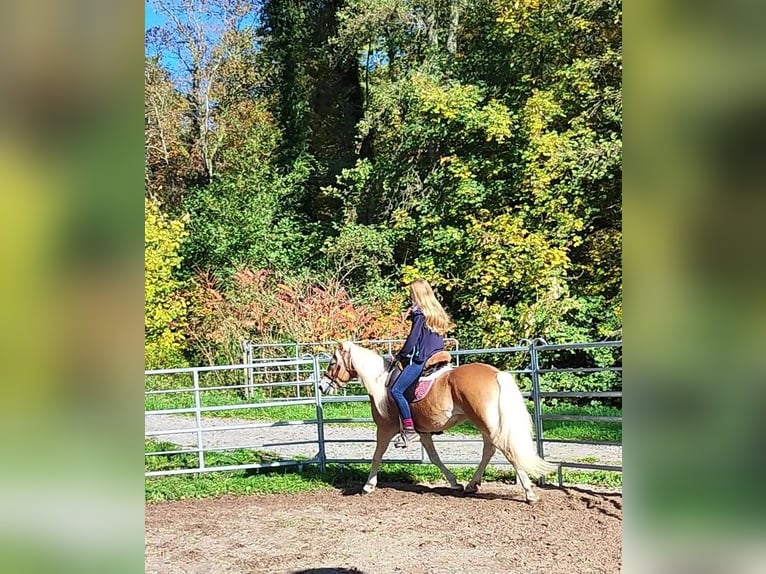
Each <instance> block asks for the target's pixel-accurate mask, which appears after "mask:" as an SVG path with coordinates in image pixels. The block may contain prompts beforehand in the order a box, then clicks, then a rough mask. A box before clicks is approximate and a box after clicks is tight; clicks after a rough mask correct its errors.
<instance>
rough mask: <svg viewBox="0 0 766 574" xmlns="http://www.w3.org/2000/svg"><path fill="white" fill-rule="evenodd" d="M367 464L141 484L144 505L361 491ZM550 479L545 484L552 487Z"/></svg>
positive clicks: (606, 479)
mask: <svg viewBox="0 0 766 574" xmlns="http://www.w3.org/2000/svg"><path fill="white" fill-rule="evenodd" d="M450 470H451V471H452V472H453V473H454V474H455V477H456V478H457V480H458V481H459V482H462V483H463V484H465V483H467V482H468V481H469V480H470V479H471V477H472V476H473V473H474V472H475V471H476V468H475V467H465V466H459V467H452V468H450ZM369 471H370V466H369V465H367V464H352V465H337V464H331V465H327V469H326V471H325V472H324V473H321V472H320V471H319V465H316V464H310V465H306V466H304V467H284V468H278V469H252V470H242V471H233V472H211V473H200V474H195V475H180V476H167V477H151V478H147V479H146V480H145V493H146V501H147V502H162V501H169V500H182V499H190V498H210V497H217V496H223V495H246V494H275V493H282V494H295V493H301V492H316V491H321V490H327V489H334V488H357V487H358V488H361V487H362V485H363V484H364V483H365V481H366V480H367V475H368V474H369ZM563 478H564V482H565V483H567V484H588V485H595V486H604V487H619V486H622V475H621V474H620V473H619V472H610V471H573V470H568V469H564V471H563ZM443 481H444V477H443V476H442V474H441V472H439V469H437V468H436V467H435V466H433V465H430V464H394V463H391V464H385V463H384V464H383V465H381V468H380V471H379V473H378V483H379V484H386V483H392V482H398V483H404V484H432V483H435V482H443ZM556 481H557V479H556V476H555V475H552V476H551V477H549V483H551V484H556ZM484 482H501V483H514V482H515V473H514V472H513V471H512V470H499V469H496V468H494V467H491V466H490V467H488V468H487V471H486V473H485V474H484Z"/></svg>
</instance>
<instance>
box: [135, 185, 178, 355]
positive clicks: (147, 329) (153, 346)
mask: <svg viewBox="0 0 766 574" xmlns="http://www.w3.org/2000/svg"><path fill="white" fill-rule="evenodd" d="M187 221H188V219H187V218H185V217H184V218H181V219H176V220H173V219H170V218H169V217H167V216H166V215H164V214H163V213H162V212H161V211H160V205H159V203H157V201H156V200H154V199H152V198H145V199H144V341H145V351H144V352H145V360H146V366H147V368H160V367H174V366H183V363H184V362H183V359H182V354H181V351H182V349H183V344H184V336H183V329H184V326H185V320H186V313H187V304H186V301H185V300H184V299H183V297H182V296H181V294H180V289H181V286H182V283H181V282H180V281H179V280H178V279H176V278H175V276H174V271H175V270H176V269H177V268H178V267H179V266H180V264H181V256H180V255H179V251H180V248H181V244H182V242H183V240H184V238H185V237H186V236H187V235H188V232H187V231H186V222H187Z"/></svg>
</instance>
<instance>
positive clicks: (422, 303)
mask: <svg viewBox="0 0 766 574" xmlns="http://www.w3.org/2000/svg"><path fill="white" fill-rule="evenodd" d="M410 297H411V298H412V302H413V303H415V304H416V305H417V306H418V307H420V310H421V311H423V315H424V316H425V318H426V325H427V326H428V328H429V329H431V330H432V331H433V332H434V333H438V334H439V335H441V336H444V335H446V334H447V333H448V332H449V331H451V330H452V329H454V328H455V323H453V322H452V319H450V317H449V315H447V312H446V311H445V310H444V307H442V306H441V303H439V301H438V300H437V299H436V296H435V295H434V291H433V289H431V286H430V285H429V284H428V282H427V281H426V280H424V279H415V281H413V282H412V283H410Z"/></svg>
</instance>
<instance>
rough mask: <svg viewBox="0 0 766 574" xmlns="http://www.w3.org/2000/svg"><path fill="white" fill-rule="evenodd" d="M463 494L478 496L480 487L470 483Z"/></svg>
mask: <svg viewBox="0 0 766 574" xmlns="http://www.w3.org/2000/svg"><path fill="white" fill-rule="evenodd" d="M463 492H467V493H468V494H476V493H477V492H479V485H478V484H475V483H473V482H469V483H468V484H467V485H466V486H465V488H464V489H463Z"/></svg>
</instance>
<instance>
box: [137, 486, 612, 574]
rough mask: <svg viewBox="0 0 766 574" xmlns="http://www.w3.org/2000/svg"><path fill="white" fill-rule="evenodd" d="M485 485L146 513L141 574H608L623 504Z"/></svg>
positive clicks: (162, 507) (234, 501)
mask: <svg viewBox="0 0 766 574" xmlns="http://www.w3.org/2000/svg"><path fill="white" fill-rule="evenodd" d="M539 493H540V498H541V500H540V502H539V503H538V504H536V505H535V506H529V505H527V504H525V503H524V502H523V493H522V490H521V487H520V486H511V485H506V484H499V483H492V484H487V485H484V486H482V489H481V492H480V493H479V494H478V495H475V496H467V495H463V494H459V495H455V494H452V493H450V492H449V491H448V489H446V488H444V487H433V488H431V487H427V486H413V485H402V484H381V485H380V487H379V489H378V490H377V491H376V492H375V493H373V494H372V495H369V496H363V495H358V494H349V493H346V492H343V491H340V490H328V491H321V492H316V493H310V494H296V495H255V496H246V497H224V498H219V499H207V500H198V501H180V502H170V503H159V504H150V505H147V507H146V572H147V573H149V574H152V573H155V574H181V573H185V574H197V573H198V574H224V573H226V574H234V573H237V574H238V573H242V574H245V573H247V574H255V573H271V574H320V573H322V574H352V573H353V574H391V573H403V574H437V573H438V574H464V573H466V572H470V573H471V574H501V573H524V574H530V573H538V572H545V573H546V574H577V573H616V572H619V571H620V567H621V548H622V546H621V542H622V541H621V527H622V496H621V495H620V494H617V493H595V492H591V491H586V490H581V489H574V488H572V489H557V488H552V487H548V488H543V489H540V490H539Z"/></svg>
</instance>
